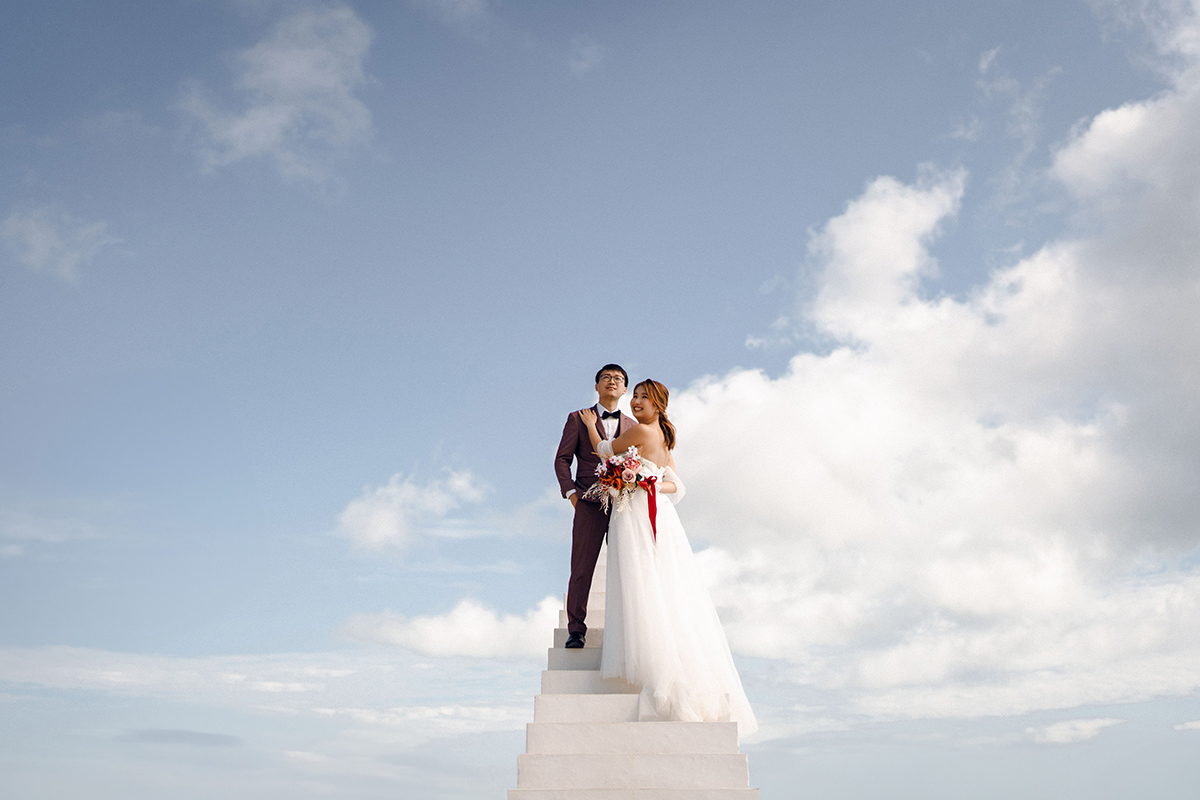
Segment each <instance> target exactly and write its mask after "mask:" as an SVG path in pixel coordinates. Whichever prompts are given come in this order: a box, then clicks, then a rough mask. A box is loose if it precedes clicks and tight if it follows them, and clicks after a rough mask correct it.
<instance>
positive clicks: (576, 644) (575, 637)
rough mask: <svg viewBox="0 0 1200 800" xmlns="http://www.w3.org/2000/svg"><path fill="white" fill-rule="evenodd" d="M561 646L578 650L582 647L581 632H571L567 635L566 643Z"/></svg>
mask: <svg viewBox="0 0 1200 800" xmlns="http://www.w3.org/2000/svg"><path fill="white" fill-rule="evenodd" d="M563 646H564V647H566V648H567V649H569V650H578V649H579V648H581V647H583V634H582V633H572V634H571V635H570V636H568V637H567V643H566V644H565V645H563Z"/></svg>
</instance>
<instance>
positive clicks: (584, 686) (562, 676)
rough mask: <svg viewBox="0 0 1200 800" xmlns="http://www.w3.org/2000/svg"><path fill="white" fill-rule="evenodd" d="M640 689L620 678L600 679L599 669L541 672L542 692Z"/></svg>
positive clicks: (597, 691)
mask: <svg viewBox="0 0 1200 800" xmlns="http://www.w3.org/2000/svg"><path fill="white" fill-rule="evenodd" d="M640 691H641V690H640V689H639V688H638V687H637V686H634V685H632V684H629V683H626V682H625V681H623V680H621V679H620V678H615V679H610V680H602V679H601V678H600V671H599V670H544V671H543V672H542V694H637V693H638V692H640Z"/></svg>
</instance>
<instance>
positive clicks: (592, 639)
mask: <svg viewBox="0 0 1200 800" xmlns="http://www.w3.org/2000/svg"><path fill="white" fill-rule="evenodd" d="M563 613H564V614H565V613H566V612H565V611H564V612H563ZM588 616H589V617H590V616H591V614H588ZM569 635H570V633H569V632H568V631H567V628H566V625H565V624H564V625H563V627H561V628H555V629H554V646H555V647H566V646H567V637H568V636H569ZM602 644H604V626H603V625H588V629H587V635H586V636H585V637H584V645H583V646H584V648H585V649H586V648H588V647H599V646H600V645H602Z"/></svg>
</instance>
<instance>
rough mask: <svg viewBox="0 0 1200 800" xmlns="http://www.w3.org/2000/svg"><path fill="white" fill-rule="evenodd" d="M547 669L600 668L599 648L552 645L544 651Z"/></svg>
mask: <svg viewBox="0 0 1200 800" xmlns="http://www.w3.org/2000/svg"><path fill="white" fill-rule="evenodd" d="M546 654H547V657H546V661H547V664H548V667H549V669H587V670H597V669H600V650H599V649H597V648H593V647H586V648H580V649H578V650H565V649H563V648H561V647H552V648H550V649H549V650H547V651H546Z"/></svg>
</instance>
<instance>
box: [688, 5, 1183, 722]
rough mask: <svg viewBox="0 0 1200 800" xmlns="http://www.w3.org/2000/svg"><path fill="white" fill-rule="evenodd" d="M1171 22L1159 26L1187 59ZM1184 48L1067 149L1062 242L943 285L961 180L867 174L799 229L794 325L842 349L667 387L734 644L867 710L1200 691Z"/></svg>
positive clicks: (887, 712)
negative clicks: (1151, 88) (941, 289)
mask: <svg viewBox="0 0 1200 800" xmlns="http://www.w3.org/2000/svg"><path fill="white" fill-rule="evenodd" d="M1189 8H1192V7H1191V6H1189ZM1179 19H1184V18H1182V17H1180V18H1177V20H1176V21H1177V23H1178V24H1177V27H1176V29H1175V30H1174V32H1173V33H1172V34H1171V35H1170V36H1167V35H1165V34H1164V35H1162V36H1160V39H1161V40H1162V41H1164V42H1167V43H1169V46H1171V47H1174V48H1175V52H1189V53H1191V51H1188V50H1187V49H1186V47H1185V46H1184V45H1185V44H1186V43H1188V42H1193V41H1194V40H1196V37H1197V35H1198V31H1200V26H1198V24H1197V21H1196V16H1195V13H1194V8H1193V13H1191V15H1190V16H1187V17H1186V19H1184V21H1183V22H1179ZM1180 26H1181V27H1180ZM1180 42H1183V43H1184V44H1179V43H1180ZM1166 46H1168V45H1164V47H1166ZM1191 57H1192V58H1193V60H1192V61H1189V62H1188V63H1187V64H1186V65H1185V68H1182V69H1180V70H1179V71H1177V72H1176V73H1175V74H1174V75H1173V78H1172V84H1171V86H1170V88H1169V89H1168V90H1166V91H1164V92H1163V93H1161V94H1159V95H1156V96H1155V97H1153V98H1152V99H1149V100H1145V101H1142V102H1135V103H1129V104H1127V105H1124V106H1121V107H1119V108H1114V109H1110V110H1107V111H1104V112H1103V113H1101V114H1098V115H1097V116H1096V117H1095V118H1093V119H1091V120H1088V121H1086V123H1085V124H1082V125H1081V126H1079V129H1078V131H1077V133H1076V134H1075V135H1074V136H1073V137H1072V138H1071V139H1070V140H1069V141H1068V142H1066V143H1065V144H1064V145H1063V146H1062V147H1061V148H1060V149H1059V150H1058V152H1057V154H1056V156H1055V158H1054V161H1053V167H1052V175H1051V176H1052V178H1053V179H1054V180H1055V181H1057V182H1058V183H1059V184H1060V185H1061V186H1062V187H1063V189H1064V190H1065V191H1066V193H1067V194H1068V196H1069V197H1070V198H1071V200H1072V203H1073V211H1074V215H1073V219H1072V224H1071V229H1070V230H1071V231H1073V232H1072V233H1069V234H1065V235H1063V236H1061V237H1060V238H1058V239H1056V240H1054V241H1051V242H1049V243H1047V244H1046V245H1045V246H1044V247H1042V248H1041V249H1040V250H1039V251H1038V252H1036V253H1033V254H1032V255H1029V256H1028V257H1025V258H1023V259H1021V260H1019V261H1017V262H1016V263H1014V264H1012V265H1010V266H1007V267H1005V268H1002V269H997V270H995V271H994V272H992V273H991V275H990V276H989V278H988V279H987V280H985V281H984V282H983V283H982V284H981V285H979V286H978V287H976V288H975V290H974V291H972V292H970V293H969V294H968V295H967V296H965V297H961V298H950V297H942V296H932V297H931V296H930V294H931V292H930V291H929V286H930V283H929V281H930V279H931V278H933V277H934V276H936V274H937V269H938V264H937V261H936V258H935V255H934V254H935V252H936V251H935V249H934V248H935V245H936V241H937V237H938V235H939V230H940V227H941V226H942V225H944V224H945V223H946V221H947V220H950V219H952V218H953V217H954V215H955V213H956V212H957V209H958V207H959V204H960V202H961V199H962V197H963V196H964V194H965V192H966V191H967V180H966V176H965V175H964V174H963V173H961V172H958V171H948V172H941V173H939V172H937V171H933V170H930V171H927V172H926V173H925V174H924V176H923V177H922V178H921V179H920V180H918V181H916V182H915V183H913V184H911V185H910V184H904V183H901V182H899V181H897V180H895V179H893V178H888V177H883V178H879V179H876V180H874V181H871V182H870V183H869V184H868V186H867V187H866V189H865V190H864V192H863V193H862V195H860V196H859V197H858V198H856V199H854V200H853V201H851V202H850V203H849V204H848V205H847V207H846V209H845V211H844V212H843V213H842V214H840V215H839V216H837V217H835V218H833V219H831V220H829V221H828V222H827V223H826V224H825V225H823V226H820V227H819V228H818V229H817V230H815V231H814V232H813V234H812V237H811V240H810V254H811V259H810V261H811V264H812V266H813V269H814V270H815V271H816V288H815V290H813V291H811V292H810V293H808V294H806V295H805V296H804V297H803V298H802V299H801V301H800V310H799V314H800V316H802V318H803V319H804V320H805V322H806V324H807V325H808V326H809V327H810V329H811V333H812V335H813V337H814V338H815V339H817V340H819V341H822V342H824V343H825V344H826V345H827V346H826V347H825V348H823V349H822V350H821V351H820V352H802V353H800V354H798V355H796V356H795V357H794V358H793V359H792V360H791V362H790V364H789V365H788V368H787V369H786V371H785V372H784V373H783V374H782V375H780V376H778V377H774V378H772V377H769V376H767V375H765V374H763V373H762V372H758V371H747V370H735V371H733V372H731V373H729V374H727V375H724V376H719V377H714V378H708V379H705V380H702V381H699V382H697V383H696V384H694V385H692V386H690V387H688V388H687V389H686V390H685V391H681V392H677V393H676V396H675V397H673V399H672V407H673V409H674V410H675V419H676V421H677V423H678V425H679V428H680V432H681V445H680V448H679V451H678V456H677V460H678V462H679V464H680V467H681V470H682V471H683V472H684V478H685V480H687V481H688V483H689V485H690V487H691V488H692V491H691V492H689V495H688V499H687V501H686V503H685V504H683V505H682V506H681V513H682V514H683V515H684V518H685V522H686V523H688V524H689V532H690V533H692V534H693V535H694V536H695V538H697V539H699V540H701V541H707V542H708V543H711V544H712V545H713V547H712V548H710V549H709V550H708V551H707V552H705V553H704V554H703V557H702V563H703V565H704V568H705V571H706V574H707V575H708V576H709V577H710V579H711V585H712V587H713V592H714V596H715V598H716V599H717V601H718V604H719V605H720V606H721V608H722V613H723V615H724V617H725V619H726V620H727V629H728V632H729V634H730V638H731V643H732V644H733V646H734V648H735V650H737V651H739V652H741V653H743V654H748V655H756V656H762V657H767V658H778V659H783V660H785V661H787V662H788V663H790V664H791V665H792V667H791V669H792V670H793V673H792V674H793V675H794V676H795V678H796V680H797V681H798V682H799V683H801V684H804V685H806V686H810V687H817V688H820V689H822V690H825V691H827V692H829V693H830V695H829V697H834V698H838V699H836V701H835V700H830V702H839V703H844V705H845V708H846V709H847V710H848V711H850V712H853V713H864V714H869V715H873V716H876V717H891V718H895V717H911V716H975V715H980V714H1015V713H1021V712H1023V711H1027V710H1030V709H1039V708H1065V707H1074V706H1078V705H1081V704H1085V703H1097V704H1099V703H1111V702H1120V701H1129V700H1137V699H1144V698H1147V697H1151V696H1156V695H1164V694H1167V695H1170V694H1183V693H1188V692H1193V691H1195V690H1196V689H1197V688H1200V675H1198V674H1197V672H1196V670H1195V668H1194V665H1195V664H1196V663H1200V569H1197V568H1196V566H1195V563H1194V559H1192V558H1191V557H1190V556H1191V554H1194V553H1195V552H1196V550H1197V548H1198V547H1200V524H1198V523H1197V520H1200V488H1198V487H1200V458H1198V457H1197V453H1200V405H1198V404H1197V403H1196V402H1195V398H1196V397H1197V395H1198V394H1200V369H1198V368H1197V365H1198V364H1200V317H1197V315H1196V314H1195V313H1194V309H1195V308H1197V307H1198V306H1200V255H1198V254H1200V205H1197V203H1196V200H1195V198H1196V197H1197V196H1200V162H1198V161H1197V159H1196V158H1195V153H1197V152H1200V67H1197V66H1196V64H1197V62H1196V61H1195V58H1198V57H1200V51H1198V52H1197V53H1191ZM991 60H994V55H992V56H991ZM988 68H989V69H991V68H992V65H991V63H990V60H989V63H988ZM1063 724H1066V723H1063ZM1085 727H1086V726H1085ZM1048 730H1049V729H1048ZM1056 730H1057V729H1056ZM1096 730H1099V728H1096ZM1046 735H1047V736H1068V735H1075V734H1067V733H1061V732H1056V733H1047V734H1046Z"/></svg>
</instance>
